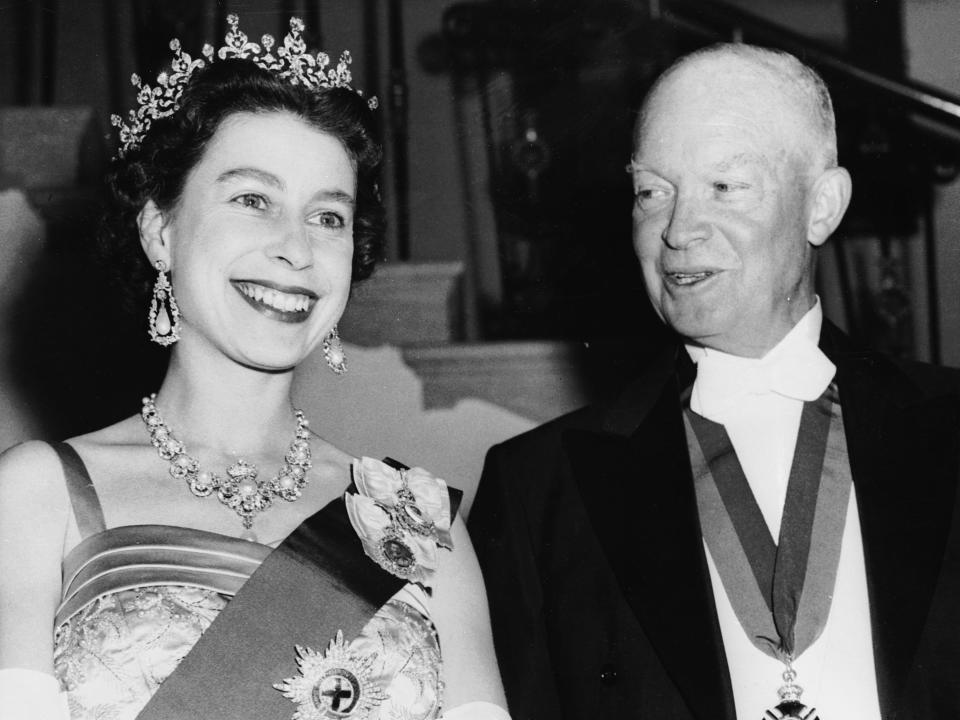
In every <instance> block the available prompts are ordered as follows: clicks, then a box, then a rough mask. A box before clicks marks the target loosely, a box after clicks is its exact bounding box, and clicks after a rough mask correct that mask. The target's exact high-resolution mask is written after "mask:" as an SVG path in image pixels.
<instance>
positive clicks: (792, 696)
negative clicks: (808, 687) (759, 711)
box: [762, 665, 820, 720]
mask: <svg viewBox="0 0 960 720" xmlns="http://www.w3.org/2000/svg"><path fill="white" fill-rule="evenodd" d="M796 679H797V671H796V670H794V669H793V668H792V667H790V666H789V665H788V666H787V669H786V670H784V672H783V685H781V686H780V689H779V690H777V695H779V696H780V703H779V704H778V705H777V706H776V707H775V708H773V709H772V710H767V711H766V712H765V713H764V714H763V718H762V720H820V716H819V715H818V714H817V709H816V708H810V707H807V706H806V705H804V704H803V703H802V702H800V696H801V695H803V688H802V687H800V686H799V685H797V683H796V682H795V681H796Z"/></svg>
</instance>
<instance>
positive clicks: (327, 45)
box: [0, 0, 960, 447]
mask: <svg viewBox="0 0 960 720" xmlns="http://www.w3.org/2000/svg"><path fill="white" fill-rule="evenodd" d="M230 12H236V13H238V14H239V15H240V18H241V28H242V29H243V30H244V31H245V32H246V33H247V34H248V35H249V36H250V37H251V39H254V40H256V39H259V37H260V36H261V34H263V33H271V34H273V35H275V36H280V37H282V36H283V34H285V32H286V30H287V28H288V24H289V18H290V17H291V16H300V17H302V18H303V19H304V20H305V22H306V25H307V31H308V32H307V36H306V38H307V41H308V45H310V46H311V47H320V48H322V49H324V50H326V51H327V52H328V53H329V54H330V55H331V56H333V57H336V56H337V55H339V52H340V51H341V50H342V49H344V48H349V49H350V50H351V51H352V54H353V58H354V64H353V72H354V84H355V86H358V87H361V88H363V89H364V90H365V91H366V92H367V93H370V94H375V95H377V96H379V98H380V100H381V105H380V107H381V109H380V110H379V111H378V114H377V117H378V121H379V123H380V127H379V133H380V135H381V138H382V140H383V143H384V147H385V151H386V161H385V164H384V170H383V177H382V183H381V184H382V188H383V192H384V197H385V200H386V203H387V206H388V211H389V221H390V226H389V232H388V243H387V252H386V258H385V262H384V264H383V265H382V266H381V268H380V269H379V270H378V272H377V275H376V276H375V277H374V278H373V279H372V280H370V281H369V282H367V283H364V284H362V285H359V286H358V287H357V288H356V289H355V291H354V297H353V300H352V302H351V305H350V308H349V309H348V312H347V316H346V317H345V318H344V321H343V323H342V326H341V329H342V334H343V336H344V338H345V339H347V340H348V341H349V342H350V343H351V344H352V345H354V346H356V348H357V349H356V350H355V351H354V352H355V354H356V353H359V357H376V358H379V359H378V360H375V361H371V362H373V363H374V365H376V364H377V363H381V362H385V363H386V366H384V367H380V369H379V370H376V369H368V371H367V372H368V374H367V375H366V376H365V378H358V379H354V380H353V381H351V382H353V383H356V385H351V386H349V387H350V389H351V392H353V391H356V392H367V393H372V395H371V397H370V398H369V402H370V403H374V404H376V403H380V404H381V405H382V404H383V402H384V400H383V398H384V397H385V395H384V393H385V392H386V393H387V395H386V396H390V393H393V392H394V391H393V390H391V389H390V388H393V387H394V384H392V381H391V380H390V379H389V378H390V373H391V372H394V373H397V372H399V373H407V372H410V373H412V375H413V376H414V377H415V379H416V381H415V383H414V386H413V389H407V390H404V391H403V392H408V393H414V394H417V395H418V397H417V402H416V403H415V404H416V405H417V407H419V408H420V410H422V411H423V412H430V411H432V410H434V409H438V408H448V409H449V408H454V409H455V408H457V407H458V403H460V402H461V401H462V400H464V399H465V398H473V399H479V400H482V401H483V402H487V403H489V404H490V405H491V406H493V407H496V408H500V409H504V410H506V411H507V412H509V413H511V415H510V417H511V418H514V419H516V422H515V423H513V422H512V421H511V422H506V421H504V420H503V418H502V417H500V416H499V415H498V416H496V419H495V420H494V421H491V420H490V418H486V419H485V420H484V423H487V425H489V424H490V423H491V422H492V423H493V425H496V426H498V427H499V430H497V428H494V429H492V430H491V432H490V434H489V437H488V436H487V435H483V437H482V438H481V439H482V440H484V441H486V440H487V439H497V438H498V437H499V435H504V436H505V434H507V433H508V432H513V431H516V430H518V429H522V428H523V427H526V426H527V425H529V423H530V422H533V421H540V420H544V419H547V418H548V417H551V416H553V415H556V414H558V413H560V412H562V411H564V410H567V409H570V408H572V407H574V406H576V405H577V404H580V403H582V402H585V401H587V400H590V399H593V398H595V397H598V396H600V395H602V394H603V393H604V392H606V391H608V390H609V389H610V388H612V387H613V386H615V385H616V384H617V383H618V382H620V381H621V380H622V379H623V378H625V377H627V376H629V375H630V373H631V372H632V369H633V368H634V367H635V366H636V365H637V364H638V363H639V362H641V361H642V359H643V357H644V355H645V354H646V353H647V352H649V351H651V350H652V349H653V348H655V347H656V345H657V344H658V343H659V340H660V337H661V335H660V333H661V330H660V327H659V323H658V322H657V321H656V319H655V317H654V316H653V313H652V311H651V310H650V308H649V305H648V302H647V300H646V297H645V295H644V293H643V290H642V288H641V285H640V277H639V272H638V269H637V265H636V261H635V259H634V257H633V254H632V249H631V243H630V205H631V188H630V182H629V178H628V176H627V174H626V172H625V165H626V163H627V161H628V160H629V156H630V150H631V147H630V146H631V127H632V123H633V119H634V113H635V110H636V108H637V106H638V105H639V103H640V101H641V99H642V97H643V95H644V93H645V91H646V89H647V88H648V87H649V85H650V84H651V82H652V81H653V79H654V78H655V77H656V76H657V75H658V74H659V72H661V71H662V70H663V69H664V68H665V67H666V66H667V65H669V64H670V63H671V62H672V61H673V60H674V59H675V58H676V57H677V56H678V55H680V54H682V53H685V52H688V51H690V50H692V49H695V48H697V47H699V46H702V45H705V44H709V43H712V42H715V41H717V40H735V41H738V40H744V41H747V42H753V43H757V44H761V45H768V46H771V47H779V48H783V49H786V50H789V51H791V52H793V53H795V54H797V55H798V56H800V57H801V58H802V59H804V60H805V61H807V62H809V63H810V64H812V65H813V66H814V67H816V68H818V69H819V70H820V71H821V72H822V74H823V75H824V76H825V78H826V80H827V82H828V85H829V86H830V89H831V91H832V94H833V97H834V100H835V103H836V106H837V116H838V124H839V131H840V146H841V148H840V155H841V164H843V165H845V166H846V167H848V168H849V169H850V170H851V172H852V174H853V178H854V199H853V204H852V207H851V209H850V212H849V213H848V216H847V218H846V220H845V221H844V224H843V226H842V227H841V229H840V231H839V232H838V233H837V234H836V236H835V237H834V238H833V239H832V241H831V242H830V243H829V244H828V246H827V247H826V248H825V249H823V250H822V251H821V254H820V272H819V291H820V294H821V298H822V299H823V303H824V306H825V310H826V313H827V315H828V317H830V318H831V319H832V320H833V321H834V322H836V323H837V324H839V325H840V326H841V327H844V328H846V329H847V330H848V331H849V332H851V333H852V334H854V335H856V336H859V337H861V338H863V339H864V340H865V341H867V342H869V343H871V344H872V345H874V346H877V347H879V348H881V349H883V350H885V351H887V352H890V353H892V354H894V355H896V356H899V357H903V358H917V359H924V360H930V361H933V362H937V363H943V364H948V365H955V366H960V283H958V282H957V280H956V279H955V278H956V276H957V273H958V271H960V242H958V241H960V183H958V182H957V180H956V176H957V171H958V157H960V155H958V152H960V103H958V100H957V95H960V39H958V30H960V3H958V2H955V1H953V0H881V1H880V2H876V1H874V0H725V1H723V2H721V1H719V0H717V1H714V0H552V1H547V0H475V1H471V2H451V1H449V0H313V1H312V2H308V1H306V0H282V1H279V2H276V1H269V0H32V1H26V0H19V1H18V0H12V1H8V2H5V3H3V4H2V6H0V281H2V282H0V342H2V347H0V355H2V361H0V406H4V407H6V408H7V410H6V411H5V412H6V413H7V415H6V420H4V419H3V418H0V447H2V446H4V445H5V444H9V442H12V441H14V440H16V439H20V438H21V437H26V436H28V435H32V434H40V435H45V436H64V435H70V434H74V433H76V432H80V431H83V430H85V429H89V428H92V427H96V426H98V425H103V424H105V423H107V422H111V421H113V420H115V419H117V418H119V417H121V416H122V415H124V414H128V413H130V412H135V411H136V409H137V407H138V405H137V403H138V402H139V398H140V396H141V395H142V394H144V392H148V391H149V390H151V389H152V388H153V387H155V386H156V384H157V383H158V382H159V379H160V377H161V374H162V369H163V365H164V361H165V356H164V351H162V350H160V349H156V348H153V347H150V346H149V343H147V342H145V316H146V310H147V309H146V308H143V309H142V312H140V313H138V314H137V315H136V316H133V317H131V316H129V315H128V314H125V313H124V312H122V310H121V309H120V308H119V307H118V305H117V302H116V301H115V300H114V295H113V294H112V292H111V291H110V289H109V288H108V287H107V284H106V281H105V274H104V273H103V271H102V270H101V269H100V268H98V266H97V265H96V263H95V261H94V258H93V253H92V247H93V241H92V239H93V236H94V233H95V230H96V226H97V221H98V216H99V204H100V202H101V179H100V178H101V174H102V172H103V169H104V167H105V164H106V162H107V161H108V159H109V158H110V156H111V155H112V154H113V153H114V152H115V146H114V144H113V140H112V138H111V137H110V136H111V132H110V131H111V130H112V128H110V126H109V116H110V114H111V113H113V112H117V113H121V114H123V113H125V112H126V110H127V109H129V108H131V107H133V104H134V97H133V90H132V88H131V85H130V82H129V78H130V74H131V73H132V72H138V73H140V74H141V75H142V76H143V77H144V79H145V80H146V81H147V82H152V80H153V78H154V77H155V76H156V73H157V72H159V71H160V70H162V69H163V68H164V66H165V64H167V63H168V62H169V58H170V51H169V48H168V43H169V40H170V39H171V38H174V37H176V38H179V39H180V40H181V42H182V44H183V47H184V49H185V51H186V52H188V53H191V54H193V55H194V56H197V55H199V52H200V48H201V46H202V45H203V43H204V42H211V43H212V44H214V45H215V46H216V47H219V46H220V45H221V44H222V38H223V34H224V32H225V29H226V22H225V18H226V15H227V14H228V13H230ZM364 348H381V349H382V348H390V349H392V351H391V352H392V354H391V353H388V354H387V355H383V354H382V353H381V354H379V355H378V354H376V353H375V352H373V350H364ZM365 352H366V353H368V354H367V355H364V353H365ZM370 353H373V354H372V355H371V354H370ZM384 358H387V359H386V360H384ZM361 364H363V362H361ZM317 373H318V377H316V378H314V377H313V376H311V377H310V378H309V379H307V380H304V381H302V384H303V386H304V387H309V388H310V392H311V393H313V394H315V395H316V396H317V398H318V399H317V402H321V400H320V399H319V398H320V395H321V394H322V393H321V391H322V390H323V388H325V387H326V384H327V383H329V380H328V379H327V378H326V375H325V374H324V373H323V372H321V371H320V370H317ZM319 376H323V377H319ZM371 377H377V378H380V379H379V380H377V381H376V382H374V381H372V380H371V379H370V378H371ZM343 391H344V390H343V386H339V389H338V390H337V392H343ZM397 392H399V391H397ZM374 395H375V397H374ZM359 405H360V406H362V403H359ZM363 407H366V406H363ZM356 412H368V410H367V409H362V408H361V409H360V410H357V411H356ZM382 414H385V415H387V416H389V417H390V418H393V419H392V420H391V422H396V420H397V419H398V418H399V417H400V413H399V412H398V411H391V412H386V413H382ZM491 417H493V416H491ZM341 424H343V425H346V426H348V428H349V429H350V431H351V432H353V433H354V435H353V436H351V438H352V439H351V440H350V441H351V442H353V441H357V440H358V438H359V435H358V433H360V432H361V431H360V430H359V429H358V428H361V427H362V428H363V430H362V432H364V433H371V432H385V433H386V432H390V431H389V430H388V429H384V428H379V429H377V428H371V427H367V426H366V425H364V424H363V423H362V422H360V421H359V420H356V421H349V422H346V423H341ZM485 427H486V425H485ZM481 435H482V433H481ZM478 442H479V440H478Z"/></svg>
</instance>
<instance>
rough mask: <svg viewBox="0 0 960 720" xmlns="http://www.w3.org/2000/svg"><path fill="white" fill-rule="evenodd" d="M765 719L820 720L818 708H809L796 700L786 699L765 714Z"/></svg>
mask: <svg viewBox="0 0 960 720" xmlns="http://www.w3.org/2000/svg"><path fill="white" fill-rule="evenodd" d="M763 720H820V716H819V715H817V710H816V708H808V707H807V706H806V705H804V704H803V703H802V702H797V701H796V700H784V701H783V702H782V703H780V704H779V705H777V706H776V707H775V708H773V709H772V710H767V711H766V712H765V713H764V714H763Z"/></svg>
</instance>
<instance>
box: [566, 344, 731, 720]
mask: <svg viewBox="0 0 960 720" xmlns="http://www.w3.org/2000/svg"><path fill="white" fill-rule="evenodd" d="M675 356H676V353H675V352H671V353H670V355H669V358H664V360H666V362H662V363H660V364H659V366H658V367H655V368H654V370H653V371H652V372H651V373H650V375H648V376H647V377H645V378H643V379H641V380H640V381H639V382H638V383H636V384H635V385H634V386H632V387H631V388H630V389H629V390H628V391H627V392H626V393H625V395H624V396H623V397H622V398H621V401H620V402H619V403H618V404H617V405H615V406H614V407H612V408H611V409H610V410H609V411H608V413H607V416H606V417H607V423H606V426H605V429H604V431H601V432H587V431H580V430H577V431H574V430H571V431H568V432H567V433H566V434H565V436H564V448H565V450H566V452H567V455H568V458H569V460H570V463H571V467H572V470H573V473H574V476H575V478H576V481H577V483H578V485H579V488H580V493H581V496H582V498H583V501H584V504H585V507H586V509H587V513H588V514H589V516H590V518H591V521H592V524H593V527H594V530H595V533H596V535H597V538H598V539H599V541H600V544H601V546H602V547H603V549H604V552H605V554H606V557H607V559H608V560H609V562H610V566H611V568H612V569H613V573H614V575H615V576H616V578H617V581H618V583H619V585H620V587H621V589H622V591H623V594H624V597H625V598H626V601H627V602H628V603H629V605H630V607H631V608H632V609H633V611H634V613H635V615H636V617H637V618H638V620H639V621H640V623H641V625H642V626H643V628H644V631H645V633H646V635H647V637H648V638H649V639H650V641H651V643H652V644H653V646H654V648H655V650H656V652H657V654H658V656H659V658H660V660H661V662H662V663H663V665H664V667H665V669H666V671H667V673H668V674H669V675H670V677H671V678H672V679H673V681H674V683H675V684H676V686H677V687H678V689H679V690H680V692H681V694H682V695H683V697H684V698H685V700H686V701H687V703H688V705H689V707H690V710H691V713H692V715H693V716H694V717H696V718H698V720H716V719H717V718H724V719H726V720H734V718H735V714H734V705H733V695H732V692H731V689H730V679H729V674H728V672H727V666H726V658H725V655H724V651H723V646H722V641H721V638H720V631H719V625H718V623H717V619H716V610H715V605H714V599H713V592H712V589H711V586H710V578H709V573H708V570H707V565H706V557H705V554H704V550H703V542H702V539H701V537H702V536H701V531H700V523H699V518H698V515H697V505H696V498H695V495H694V489H693V480H692V477H691V473H690V462H689V458H688V453H687V445H686V439H685V435H684V429H683V420H682V415H681V408H680V400H679V392H678V385H677V375H676V372H675Z"/></svg>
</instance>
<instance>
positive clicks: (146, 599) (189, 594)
mask: <svg viewBox="0 0 960 720" xmlns="http://www.w3.org/2000/svg"><path fill="white" fill-rule="evenodd" d="M270 552H271V548H270V547H268V546H265V545H259V544H256V543H251V542H248V541H245V540H239V539H236V538H230V537H226V536H222V535H217V534H214V533H208V532H203V531H198V530H191V529H186V528H179V527H170V526H154V525H145V526H129V527H119V528H114V529H109V530H103V531H101V532H98V533H96V534H94V535H91V536H89V537H87V538H86V539H85V540H84V541H83V542H81V543H80V544H79V545H78V546H77V547H76V548H75V549H74V550H73V551H72V552H71V553H70V554H69V555H68V557H67V558H66V559H65V561H64V566H63V571H64V584H63V588H64V589H63V594H62V601H61V604H60V608H59V611H58V613H57V618H56V623H55V625H56V635H55V650H54V667H55V673H56V676H57V678H58V679H59V681H60V684H61V686H62V688H63V689H64V690H66V692H67V694H68V698H69V705H70V716H71V719H72V720H132V719H133V718H135V717H136V716H137V714H138V713H139V712H140V710H141V709H142V708H143V707H144V706H145V705H146V703H147V702H148V701H149V700H150V698H151V697H152V695H153V694H154V692H155V691H156V689H157V688H158V687H159V686H160V684H161V683H162V682H163V681H164V680H165V679H166V678H167V677H168V676H169V675H170V674H171V673H172V672H173V671H174V670H175V669H176V667H177V664H178V663H179V662H180V660H181V659H182V658H183V657H184V656H185V655H186V654H187V653H188V652H189V651H190V650H191V648H192V647H193V645H194V644H195V643H196V642H197V640H198V639H199V638H200V636H201V635H202V634H203V632H204V631H205V630H206V629H207V628H208V627H209V626H210V624H211V623H212V622H213V621H214V619H216V617H217V615H218V613H219V612H220V611H221V610H222V609H223V608H224V607H226V605H227V603H229V602H230V599H231V598H232V597H233V595H234V594H235V593H236V592H237V591H238V590H239V589H240V587H241V586H242V585H243V583H244V582H245V581H246V580H247V579H248V578H249V577H250V575H251V574H252V573H253V572H254V571H255V570H256V569H257V568H258V567H259V565H260V563H261V562H262V561H263V560H264V559H265V558H266V557H267V555H269V553H270ZM348 640H349V641H350V647H351V649H353V650H356V651H358V652H359V653H361V654H363V655H365V656H371V657H375V658H376V662H375V665H374V667H373V669H372V678H373V680H374V682H376V684H377V686H378V687H379V688H380V689H382V690H383V691H384V692H385V695H386V696H387V699H386V700H384V701H383V702H382V703H381V704H380V705H379V706H378V707H376V708H374V709H373V711H372V712H371V713H370V714H369V716H368V717H369V718H370V719H371V720H381V719H382V720H387V719H388V718H389V719H393V718H397V719H403V720H427V719H429V718H436V717H438V716H439V715H440V705H441V698H442V695H443V681H442V678H441V657H440V647H439V643H438V640H437V634H436V630H435V628H434V625H433V622H432V621H431V619H430V613H429V603H428V598H427V596H426V594H425V593H424V591H423V590H422V589H421V588H420V586H418V585H415V584H413V583H408V584H407V585H405V586H404V587H403V588H402V589H401V590H400V591H399V592H398V593H397V594H396V595H394V596H393V597H392V598H391V599H390V600H389V601H388V602H387V603H386V604H385V605H383V606H382V607H381V608H380V609H379V610H378V611H377V612H376V614H375V615H374V616H373V617H372V618H371V619H370V620H369V621H368V622H367V624H366V626H365V627H364V628H363V630H362V632H361V633H360V635H359V636H358V637H356V638H353V639H349V638H348ZM278 679H279V678H278ZM290 709H291V716H292V715H293V712H294V710H295V708H294V706H293V705H291V708H290ZM331 717H336V715H331Z"/></svg>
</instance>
